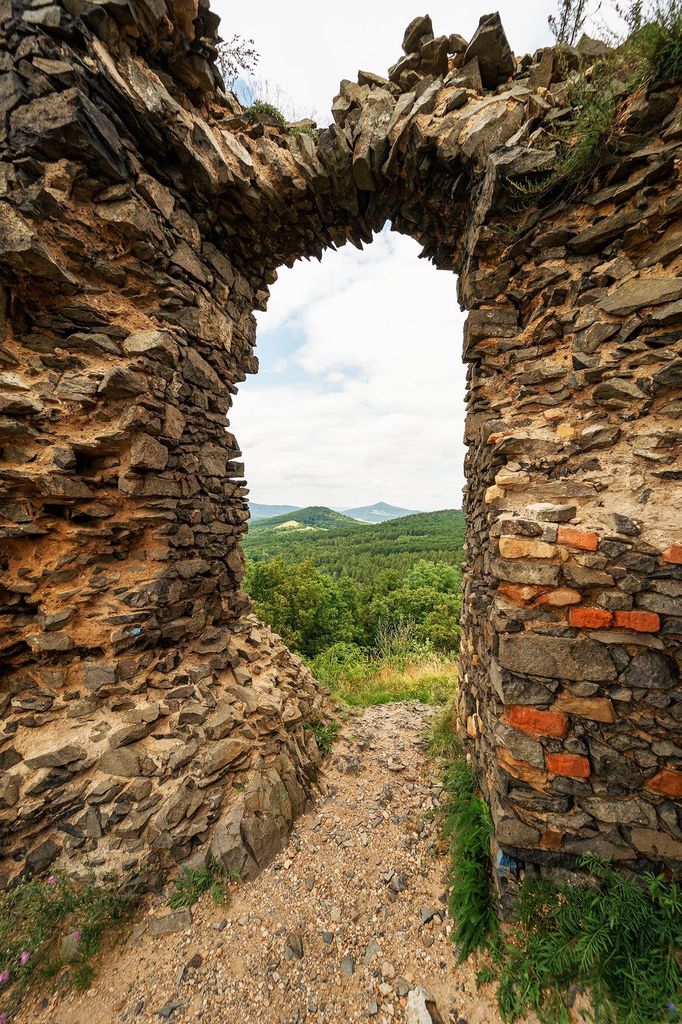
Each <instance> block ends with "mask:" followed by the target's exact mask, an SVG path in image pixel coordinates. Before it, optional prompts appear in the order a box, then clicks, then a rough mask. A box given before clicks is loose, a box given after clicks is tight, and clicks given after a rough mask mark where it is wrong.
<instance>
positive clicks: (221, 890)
mask: <svg viewBox="0 0 682 1024" xmlns="http://www.w3.org/2000/svg"><path fill="white" fill-rule="evenodd" d="M238 881H239V875H238V874H237V872H236V871H226V870H225V869H224V868H223V866H222V865H221V863H220V862H219V861H217V860H215V859H212V860H210V861H209V863H208V864H207V865H206V867H203V868H196V869H192V868H187V867H185V868H181V869H180V873H179V875H178V877H177V878H176V879H175V880H174V882H173V891H172V893H171V896H170V899H169V901H168V903H169V905H170V906H171V907H172V908H173V910H178V909H179V908H180V907H191V906H193V905H194V904H195V903H196V902H197V900H198V899H199V897H200V896H203V894H204V893H205V892H210V894H211V896H212V898H213V902H214V903H229V901H230V890H229V883H230V882H238Z"/></svg>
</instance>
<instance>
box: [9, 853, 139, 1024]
mask: <svg viewBox="0 0 682 1024" xmlns="http://www.w3.org/2000/svg"><path fill="white" fill-rule="evenodd" d="M133 899H134V894H133V893H132V892H127V893H123V892H121V891H120V890H118V889H117V888H116V887H115V886H114V885H113V884H111V885H101V884H99V883H97V882H96V881H95V879H94V876H93V877H91V878H89V879H87V880H86V881H85V882H76V881H73V880H72V879H70V878H69V877H68V876H67V875H66V874H65V873H64V872H62V871H57V872H55V874H53V875H50V876H49V877H48V878H27V879H24V880H22V881H21V882H19V884H18V885H17V886H16V887H15V888H13V889H8V890H6V891H4V892H0V1006H1V1007H2V1011H3V1012H4V1013H5V1014H6V1015H7V1016H11V1014H12V1013H13V1012H14V1011H15V1009H16V1008H17V1006H18V1004H19V1001H20V999H21V996H22V994H23V993H24V992H25V991H26V989H28V988H29V987H30V986H32V985H34V984H39V983H40V982H43V981H45V980H46V979H49V978H54V979H58V980H59V982H60V984H62V985H69V984H72V985H73V986H74V987H75V988H77V989H78V990H80V991H82V990H84V989H86V988H88V987H89V985H90V983H91V981H92V977H93V974H94V971H93V967H92V963H91V961H92V958H93V957H94V956H95V954H96V953H97V951H98V949H99V947H100V944H101V941H102V938H103V937H104V935H105V934H109V932H110V931H112V930H114V929H116V928H118V927H120V926H121V925H122V923H123V922H124V920H125V918H126V915H127V913H128V911H129V910H130V908H131V906H132V903H133Z"/></svg>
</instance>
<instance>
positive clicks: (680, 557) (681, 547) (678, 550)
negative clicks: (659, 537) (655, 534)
mask: <svg viewBox="0 0 682 1024" xmlns="http://www.w3.org/2000/svg"><path fill="white" fill-rule="evenodd" d="M661 558H662V559H663V561H664V562H671V563H672V564H673V565H682V544H671V545H670V546H669V547H667V548H666V549H665V551H664V552H663V554H662V555H661Z"/></svg>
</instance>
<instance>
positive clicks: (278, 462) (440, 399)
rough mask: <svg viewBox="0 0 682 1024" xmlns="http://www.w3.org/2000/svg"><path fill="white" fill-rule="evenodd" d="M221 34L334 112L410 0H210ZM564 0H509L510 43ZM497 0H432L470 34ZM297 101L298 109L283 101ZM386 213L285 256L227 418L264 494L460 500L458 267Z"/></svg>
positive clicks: (390, 50) (346, 500)
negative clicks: (357, 242)
mask: <svg viewBox="0 0 682 1024" xmlns="http://www.w3.org/2000/svg"><path fill="white" fill-rule="evenodd" d="M212 6H213V8H214V9H215V10H216V11H217V13H219V14H220V15H221V18H222V26H221V31H222V35H223V37H225V38H229V37H230V36H231V35H232V34H233V33H239V34H241V35H243V36H246V37H248V38H253V39H254V40H255V44H256V47H257V49H258V50H259V52H260V54H261V60H260V64H259V66H258V69H257V72H256V77H257V78H259V79H261V80H266V81H267V82H268V84H269V87H270V91H271V92H276V91H277V90H278V89H279V90H282V92H283V93H284V94H286V95H287V96H288V97H290V98H291V102H292V104H293V106H294V108H295V110H296V113H297V115H298V116H310V115H311V114H314V115H315V116H316V119H317V121H318V123H319V124H327V123H328V122H329V108H330V106H331V102H332V99H333V97H334V96H335V95H336V93H337V92H338V83H339V81H340V80H341V79H342V78H353V79H355V78H356V75H357V71H358V70H359V69H362V70H370V71H375V72H377V73H379V74H385V73H386V70H387V68H388V67H389V65H390V64H392V63H394V62H395V61H396V60H397V59H398V57H399V56H400V54H401V52H402V51H401V48H400V44H401V42H402V37H403V31H404V29H405V26H406V25H407V24H408V22H409V21H410V20H411V19H412V18H413V17H414V16H415V15H416V14H421V13H423V11H422V9H420V8H418V7H417V8H416V7H415V6H414V0H344V2H343V3H339V4H325V5H323V6H322V8H320V6H319V4H312V3H309V2H305V0H287V2H286V3H282V2H281V0H260V3H258V4H253V5H252V4H233V3H229V4H228V3H227V0H213V4H212ZM554 7H555V0H498V4H497V8H498V9H499V11H500V14H501V16H502V21H503V24H504V25H505V28H506V31H507V35H508V37H509V40H510V43H511V46H512V49H513V50H514V51H515V52H516V53H525V52H532V51H534V50H535V49H537V48H538V47H539V46H542V45H547V44H548V43H549V42H550V34H549V30H548V27H547V15H548V14H549V13H550V12H551V11H552V10H554ZM493 9H495V6H494V5H490V4H489V3H488V2H487V0H486V2H484V3H482V2H480V0H470V2H469V3H467V4H456V3H454V4H453V3H452V0H432V2H431V3H430V4H429V7H428V10H429V12H430V14H431V16H432V19H433V24H434V30H435V32H436V34H437V35H441V34H449V33H451V32H459V33H461V34H462V35H464V36H465V37H467V38H470V37H471V35H472V34H473V32H474V29H475V27H476V25H477V24H478V19H479V17H480V16H481V15H482V14H486V13H488V12H489V11H490V10H493ZM287 113H288V114H289V116H291V112H290V111H287ZM418 252H419V247H418V246H417V244H416V243H415V242H414V241H412V239H410V238H405V237H402V236H400V235H397V234H392V233H390V232H389V231H388V229H385V230H384V231H383V232H382V233H381V234H380V235H378V236H377V237H376V238H375V240H374V242H373V243H372V245H371V246H368V247H367V248H366V249H365V250H364V251H363V252H359V251H358V250H356V249H354V248H352V247H350V246H346V247H345V249H343V250H340V251H338V252H329V253H327V255H326V256H325V257H324V258H323V260H322V262H321V263H317V262H312V263H308V262H300V263H298V264H296V266H294V267H293V268H292V269H290V270H288V269H283V270H282V271H281V273H280V278H279V280H278V281H277V283H276V284H275V285H274V287H273V289H272V296H271V299H270V303H269V307H268V310H267V312H266V313H263V314H259V327H258V348H257V353H258V356H259V358H260V365H261V369H260V372H259V374H258V375H257V376H256V377H252V378H249V379H248V380H247V382H246V383H245V384H243V385H242V386H241V388H240V393H239V395H238V396H237V398H236V401H235V409H234V414H233V417H232V421H231V426H232V428H233V429H234V431H235V433H236V434H237V437H238V439H239V441H240V443H241V447H242V450H243V453H244V459H245V463H246V476H247V479H248V482H249V486H250V488H251V497H252V499H253V500H254V501H257V502H268V503H291V504H296V505H307V504H319V505H331V506H335V507H341V508H343V507H346V508H348V507H353V506H354V505H361V504H369V503H373V502H375V501H379V500H383V501H388V502H392V503H394V504H398V505H402V506H405V507H408V508H417V509H424V510H428V509H436V508H447V507H459V506H460V504H461V490H462V484H463V469H462V462H463V458H464V446H463V444H462V433H463V418H464V380H465V368H464V366H463V365H462V363H461V358H460V353H461V337H462V323H463V315H462V314H461V312H460V310H459V307H458V305H457V299H456V290H455V278H454V277H453V276H452V275H450V274H447V273H444V272H441V271H437V270H435V269H434V268H433V267H432V266H431V265H430V264H427V263H426V262H425V261H424V260H418V259H417V254H418Z"/></svg>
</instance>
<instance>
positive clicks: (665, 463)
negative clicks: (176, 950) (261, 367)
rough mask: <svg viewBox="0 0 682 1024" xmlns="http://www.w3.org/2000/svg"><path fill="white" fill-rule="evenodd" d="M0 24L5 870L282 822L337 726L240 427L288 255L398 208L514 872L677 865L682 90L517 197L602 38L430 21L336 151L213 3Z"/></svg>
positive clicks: (244, 835) (333, 138) (350, 110)
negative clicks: (229, 419) (465, 33)
mask: <svg viewBox="0 0 682 1024" xmlns="http://www.w3.org/2000/svg"><path fill="white" fill-rule="evenodd" d="M0 10H1V11H2V14H3V17H4V22H3V43H4V46H3V51H2V58H1V59H2V68H1V69H0V73H1V75H2V78H1V79H0V83H1V86H2V87H1V88H0V103H1V104H2V108H3V111H4V121H3V126H2V129H1V131H2V148H3V152H2V163H0V192H1V193H2V195H1V196H0V271H1V272H2V278H1V279H2V292H1V293H0V294H1V296H2V310H3V315H2V326H3V330H2V334H3V340H2V341H1V342H0V360H1V362H2V366H1V367H0V434H1V441H0V443H1V444H2V461H1V462H0V474H1V476H0V479H1V480H2V486H3V488H4V495H3V497H2V498H1V499H0V516H1V517H2V518H1V520H0V536H1V537H2V549H1V555H0V557H1V559H2V565H3V571H4V583H3V586H4V591H3V596H4V600H5V609H4V616H3V626H4V628H3V630H2V640H1V643H2V651H3V667H4V672H5V675H4V678H3V684H2V686H3V688H2V693H3V695H4V696H3V697H2V703H1V704H0V707H1V708H2V713H3V719H4V722H3V732H2V733H1V734H0V736H1V739H0V763H1V764H2V767H3V769H4V772H3V777H2V782H1V783H0V823H1V833H0V859H1V862H2V865H3V874H4V876H5V877H10V878H11V877H13V876H14V875H16V874H17V873H18V872H20V871H21V870H23V868H24V867H25V866H26V865H28V866H29V867H32V868H34V869H37V868H43V867H45V866H47V865H48V864H49V863H52V862H53V861H55V860H62V861H65V860H67V859H68V860H69V862H72V861H73V860H74V858H75V857H76V858H78V859H80V860H81V861H83V862H84V861H86V860H87V861H88V862H89V863H94V864H95V865H103V866H106V867H111V866H114V867H117V868H118V869H119V871H122V872H123V873H124V874H127V875H136V874H138V873H139V872H140V871H141V870H142V869H143V868H147V869H148V870H151V871H163V870H164V869H165V868H167V867H168V865H169V864H172V863H177V862H180V861H183V860H187V859H188V858H205V857H206V856H208V855H209V853H211V852H212V853H213V854H215V855H217V856H219V857H221V858H222V859H223V860H224V862H225V863H226V865H228V866H230V867H235V868H236V869H237V870H241V871H242V873H246V874H248V872H249V870H255V869H256V867H257V866H260V865H261V864H263V863H265V862H266V861H267V859H268V857H269V856H271V855H272V852H273V851H274V850H275V849H276V848H277V847H278V845H279V844H280V843H281V841H282V839H283V837H284V836H285V835H286V832H287V830H288V828H289V826H290V823H291V820H292V817H293V815H294V814H295V813H296V812H297V811H298V810H299V809H300V807H301V806H302V803H303V801H304V800H305V798H306V795H307V793H308V792H309V790H310V785H311V780H312V778H313V776H314V774H315V768H316V766H317V764H318V763H319V756H318V753H317V750H316V747H315V743H314V739H313V737H312V733H311V732H310V730H308V729H305V728H304V724H303V722H304V720H306V719H307V720H312V719H315V718H317V717H319V716H321V715H324V714H325V713H326V710H327V705H326V700H325V695H324V693H323V692H322V691H321V690H320V689H319V688H318V687H317V685H316V684H315V683H314V681H313V680H312V679H311V677H310V676H309V674H308V673H307V672H306V671H305V670H304V669H303V668H302V667H301V665H300V663H299V662H298V661H297V659H295V658H294V657H293V656H292V655H291V654H290V653H289V652H288V651H287V650H286V649H285V648H284V647H283V645H281V643H280V642H279V640H278V638H275V637H273V636H272V635H271V634H270V633H269V631H267V630H266V629H265V627H262V626H260V625H258V624H257V623H255V621H254V620H253V619H252V618H251V617H249V616H248V605H247V602H246V600H245V598H244V596H243V594H242V593H241V592H240V581H241V576H242V563H243V559H242V555H241V551H240V548H239V540H240V538H241V536H242V535H243V532H244V529H245V524H246V520H247V516H248V510H247V503H246V494H247V491H246V489H245V485H244V480H243V466H242V464H241V462H240V461H239V460H240V457H241V453H240V451H239V447H238V443H237V441H236V439H235V438H234V437H233V435H231V434H230V433H229V430H226V419H225V416H226V413H228V411H229V408H230V405H231V402H232V399H233V396H234V395H235V393H236V391H237V385H238V383H239V382H240V381H241V380H243V379H244V375H245V374H246V373H252V372H255V370H256V369H257V360H256V358H255V357H254V354H253V347H254V343H255V321H254V317H253V312H254V310H256V309H263V308H265V305H266V302H267V298H268V287H269V286H270V285H271V284H272V283H273V281H274V280H275V278H276V273H277V268H278V267H279V266H281V265H283V264H286V265H289V264H291V263H292V262H293V261H294V260H296V259H297V258H299V257H302V256H313V255H319V254H321V253H322V252H323V251H324V250H325V249H327V248H330V247H334V246H338V245H341V244H344V243H345V242H347V241H350V242H352V243H353V244H356V245H362V243H363V242H369V241H371V238H372V234H373V232H375V231H376V230H378V229H380V228H381V227H382V226H383V224H384V223H385V222H386V220H387V219H388V220H390V221H391V223H392V225H393V227H394V229H396V230H398V231H401V232H404V233H408V234H410V235H412V236H413V237H415V238H416V239H417V240H418V241H419V242H420V243H421V244H422V246H423V254H424V255H425V256H426V257H428V258H430V259H431V260H432V261H433V262H434V263H435V265H436V266H438V267H439V268H441V269H446V270H451V271H455V272H456V273H457V274H458V275H459V279H458V281H459V293H460V299H461V302H462V304H463V306H465V307H466V308H467V309H469V310H470V313H469V319H468V322H467V327H466V331H465V338H464V358H465V360H467V362H468V363H469V364H470V366H469V389H468V395H467V402H468V415H467V427H466V440H467V444H468V445H469V455H468V459H467V477H468V481H469V483H468V491H467V495H466V511H467V517H468V540H467V544H468V569H467V576H466V583H465V610H464V618H463V652H462V692H461V698H460V719H461V726H462V729H463V730H464V731H465V732H466V734H467V735H468V737H469V748H470V751H471V754H472V756H473V758H474V760H475V761H476V763H477V765H478V766H479V769H480V772H479V774H480V778H481V784H482V787H483V789H484V791H485V794H486V796H487V798H488V799H489V800H490V802H491V806H492V809H493V815H494V819H495V826H496V841H497V843H498V844H499V848H500V850H501V852H504V853H505V854H506V855H507V857H506V859H505V862H504V863H505V865H507V866H508V865H509V863H510V858H515V859H516V860H517V861H518V862H520V863H526V864H544V863H560V864H567V865H571V864H573V863H574V862H575V858H576V856H577V855H578V854H580V853H584V852H587V851H590V852H595V853H599V854H609V855H612V856H613V857H614V858H615V860H616V861H617V862H618V863H622V864H627V865H630V866H634V867H640V866H643V865H644V864H661V863H664V864H666V865H668V866H669V867H670V868H672V869H673V870H679V867H680V864H681V863H682V831H681V822H680V797H681V796H682V748H681V747H680V746H679V745H678V742H677V740H678V735H679V728H680V718H681V715H682V703H681V701H680V688H679V682H678V673H677V665H676V662H675V660H674V659H675V654H676V652H677V651H678V646H677V636H678V631H679V625H680V620H681V618H682V570H681V568H680V563H681V562H682V549H681V548H680V545H679V518H680V495H679V490H678V491H677V492H676V491H675V487H676V480H677V479H678V477H679V467H677V468H676V466H675V461H674V460H675V457H676V455H677V454H678V450H679V431H676V428H675V418H676V417H679V414H680V410H681V409H682V402H681V401H680V398H679V392H680V384H681V383H682V373H681V371H680V366H681V365H682V363H681V361H680V357H679V338H680V323H681V322H682V282H681V280H680V268H681V266H682V242H681V241H680V239H681V237H682V236H681V234H680V232H681V228H680V210H681V209H682V200H681V199H680V193H679V182H678V175H679V169H680V150H681V147H682V104H680V103H679V96H678V95H677V93H675V92H672V91H668V92H663V93H654V94H653V95H650V96H646V95H640V96H636V97H634V98H631V99H630V100H628V101H626V102H625V103H624V104H623V109H622V111H621V112H620V123H621V127H622V133H621V139H622V145H621V148H620V150H619V151H618V152H614V153H613V154H612V155H611V157H610V158H609V159H608V160H607V161H606V162H605V165H604V167H603V168H602V170H601V172H600V176H599V180H598V182H597V183H596V184H594V186H591V187H590V189H589V190H588V191H586V192H585V193H583V194H574V195H571V196H570V197H567V196H566V195H563V197H562V198H561V199H560V200H558V201H556V202H554V203H553V204H552V203H550V202H549V201H546V202H544V203H543V206H542V208H539V207H531V208H530V209H526V210H523V209H518V205H519V204H518V203H515V202H514V199H513V193H514V190H513V182H514V181H515V180H516V181H525V180H526V178H527V176H528V175H529V174H530V175H533V174H538V173H539V172H542V171H543V170H546V169H547V168H548V167H551V166H552V164H553V162H554V159H555V157H554V154H553V151H552V147H551V144H550V140H551V133H550V131H549V129H550V127H551V123H552V122H553V121H555V120H556V119H557V118H561V117H563V116H565V114H564V113H563V112H562V111H563V108H562V99H563V95H562V94H563V88H564V87H563V85H562V77H563V75H564V74H565V71H566V68H567V67H571V66H577V65H578V64H582V65H583V66H587V67H589V64H590V61H591V60H592V56H591V54H592V52H593V45H592V44H589V43H588V44H585V45H583V46H582V48H581V49H580V51H579V52H578V51H575V52H574V51H570V52H565V53H564V54H563V55H562V59H561V60H558V59H557V55H556V53H555V52H554V51H550V50H548V51H542V52H541V53H539V54H537V55H535V57H524V58H515V57H514V56H513V55H512V53H511V51H510V49H509V46H508V44H507V42H506V38H505V36H504V33H503V31H502V27H501V25H500V23H499V19H498V18H497V17H496V16H490V17H488V18H486V19H482V22H481V26H480V27H479V30H478V32H477V33H476V36H475V37H474V38H473V39H472V40H471V41H470V42H469V43H467V41H466V40H463V39H462V38H461V37H460V36H457V35H452V36H449V37H441V38H439V39H434V38H433V33H432V31H431V27H430V22H429V20H428V19H425V18H421V19H416V20H415V22H413V23H412V25H411V26H409V28H408V30H407V32H406V36H405V40H404V54H403V56H402V57H401V58H400V60H399V61H398V62H397V63H396V65H394V67H393V68H392V69H390V72H389V77H388V78H387V79H386V78H382V77H379V76H377V75H374V74H371V73H369V72H360V73H359V75H358V80H357V82H351V81H344V82H343V83H342V84H341V90H340V94H339V96H338V97H337V98H336V100H335V101H334V105H333V108H332V109H333V115H334V122H333V124H332V126H331V127H330V128H328V129H324V130H322V131H320V132H319V133H318V134H317V136H316V137H311V136H310V135H308V134H305V132H301V131H300V130H296V129H293V130H292V129H290V128H288V127H282V126H280V125H278V124H277V123H275V122H274V121H273V119H272V118H269V117H268V116H267V115H259V116H254V115H253V114H250V113H248V112H245V111H243V110H242V108H241V107H240V106H239V104H238V103H237V101H236V100H235V99H234V97H233V96H232V95H231V94H229V93H227V94H226V93H225V92H223V91H222V88H221V84H220V78H219V76H218V74H217V72H216V70H215V67H214V59H215V56H216V49H215V44H216V38H217V36H216V32H217V19H216V18H215V16H214V15H213V14H212V13H211V12H210V11H209V10H208V9H207V8H206V7H205V6H204V4H203V3H200V4H197V2H196V0H174V2H172V0H158V2H157V3H155V4H154V5H151V4H148V3H146V2H144V0H127V2H124V3H121V4H117V5H116V6H115V7H114V6H112V7H109V6H106V5H100V4H92V3H88V2H85V0H64V2H63V3H54V4H47V5H45V4H43V3H40V2H38V0H36V2H31V3H14V4H13V5H12V4H10V2H9V0H0ZM453 357H454V339H453ZM676 396H677V397H676ZM453 501H454V496H453ZM676 522H677V529H678V533H677V541H676V535H675V528H676Z"/></svg>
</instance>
